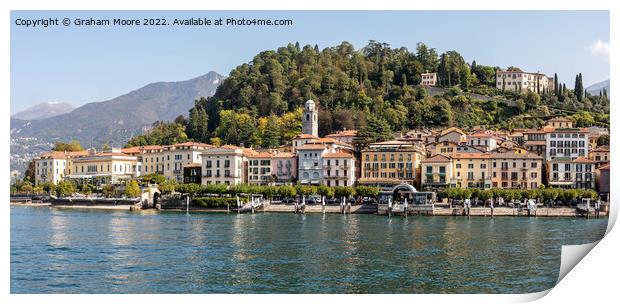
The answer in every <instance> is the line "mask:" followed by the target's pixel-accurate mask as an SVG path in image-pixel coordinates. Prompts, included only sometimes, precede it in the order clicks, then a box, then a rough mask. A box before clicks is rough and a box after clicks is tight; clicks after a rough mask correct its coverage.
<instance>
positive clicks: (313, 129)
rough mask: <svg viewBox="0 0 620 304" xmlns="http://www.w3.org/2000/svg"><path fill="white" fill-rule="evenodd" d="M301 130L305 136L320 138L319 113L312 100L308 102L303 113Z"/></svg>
mask: <svg viewBox="0 0 620 304" xmlns="http://www.w3.org/2000/svg"><path fill="white" fill-rule="evenodd" d="M301 130H302V131H301V132H302V133H303V134H310V135H312V136H315V137H318V136H319V111H318V109H317V108H316V105H315V104H314V101H312V100H311V99H309V100H308V101H306V104H305V106H304V109H303V112H302V123H301Z"/></svg>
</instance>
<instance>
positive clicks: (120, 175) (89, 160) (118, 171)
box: [66, 149, 140, 186]
mask: <svg viewBox="0 0 620 304" xmlns="http://www.w3.org/2000/svg"><path fill="white" fill-rule="evenodd" d="M67 171H68V172H67V176H66V178H68V179H72V180H75V181H77V182H78V183H79V184H81V183H90V184H93V185H97V186H99V185H103V184H117V183H121V182H123V181H126V180H129V179H133V178H136V177H137V176H139V174H140V168H139V166H138V157H137V156H131V155H127V154H124V153H121V152H120V150H118V149H112V151H111V152H102V153H96V152H95V150H90V151H89V154H88V155H84V156H79V157H72V158H70V159H69V165H68V170H67Z"/></svg>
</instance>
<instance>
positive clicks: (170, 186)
mask: <svg viewBox="0 0 620 304" xmlns="http://www.w3.org/2000/svg"><path fill="white" fill-rule="evenodd" d="M157 188H158V189H159V192H161V194H164V195H165V194H170V193H172V192H174V189H175V183H173V182H170V181H165V182H163V183H160V184H159V185H158V186H157Z"/></svg>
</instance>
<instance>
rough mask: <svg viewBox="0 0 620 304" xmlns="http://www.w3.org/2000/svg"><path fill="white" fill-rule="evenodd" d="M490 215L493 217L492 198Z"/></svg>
mask: <svg viewBox="0 0 620 304" xmlns="http://www.w3.org/2000/svg"><path fill="white" fill-rule="evenodd" d="M491 217H493V199H491Z"/></svg>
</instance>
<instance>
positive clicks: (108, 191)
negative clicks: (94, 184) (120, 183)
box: [101, 184, 116, 197]
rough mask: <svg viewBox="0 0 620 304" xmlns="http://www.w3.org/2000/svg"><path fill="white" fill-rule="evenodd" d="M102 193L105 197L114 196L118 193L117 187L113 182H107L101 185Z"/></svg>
mask: <svg viewBox="0 0 620 304" xmlns="http://www.w3.org/2000/svg"><path fill="white" fill-rule="evenodd" d="M101 194H103V196H104V197H114V196H115V195H116V187H114V185H112V184H105V185H103V186H101Z"/></svg>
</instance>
